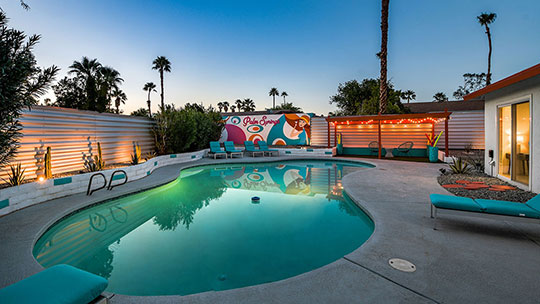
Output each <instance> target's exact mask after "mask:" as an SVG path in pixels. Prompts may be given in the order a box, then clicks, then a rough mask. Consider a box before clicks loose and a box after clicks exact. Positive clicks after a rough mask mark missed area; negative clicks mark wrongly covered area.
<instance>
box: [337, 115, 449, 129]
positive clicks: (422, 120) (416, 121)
mask: <svg viewBox="0 0 540 304" xmlns="http://www.w3.org/2000/svg"><path fill="white" fill-rule="evenodd" d="M448 119H450V118H448ZM444 120H445V118H434V117H426V118H419V119H416V118H402V119H396V120H381V121H380V122H381V124H393V125H395V124H397V125H402V124H403V125H417V127H420V126H418V125H419V124H425V123H430V124H437V123H440V122H443V121H444ZM378 122H379V121H374V120H373V119H370V120H360V121H352V122H351V121H350V120H347V121H341V122H337V121H334V122H333V123H334V126H336V125H338V124H340V125H344V124H347V125H351V124H357V125H372V124H378Z"/></svg>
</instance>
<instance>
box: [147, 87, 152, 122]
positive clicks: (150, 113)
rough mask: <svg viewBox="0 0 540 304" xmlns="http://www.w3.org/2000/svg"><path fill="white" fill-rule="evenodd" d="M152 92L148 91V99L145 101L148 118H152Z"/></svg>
mask: <svg viewBox="0 0 540 304" xmlns="http://www.w3.org/2000/svg"><path fill="white" fill-rule="evenodd" d="M151 92H152V90H148V99H147V100H146V103H147V104H148V116H149V117H152V107H151V102H150V93H151Z"/></svg>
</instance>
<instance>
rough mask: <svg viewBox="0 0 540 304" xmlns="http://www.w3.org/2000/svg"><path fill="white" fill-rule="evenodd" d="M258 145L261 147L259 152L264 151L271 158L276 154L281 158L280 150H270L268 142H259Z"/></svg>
mask: <svg viewBox="0 0 540 304" xmlns="http://www.w3.org/2000/svg"><path fill="white" fill-rule="evenodd" d="M257 144H258V145H259V150H261V151H263V153H264V154H266V153H268V155H269V156H272V154H274V153H276V154H277V155H278V156H279V150H277V149H270V148H268V144H266V141H264V140H259V141H258V142H257Z"/></svg>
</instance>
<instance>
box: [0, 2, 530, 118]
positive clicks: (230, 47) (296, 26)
mask: <svg viewBox="0 0 540 304" xmlns="http://www.w3.org/2000/svg"><path fill="white" fill-rule="evenodd" d="M26 2H27V3H28V4H29V5H30V6H31V9H30V10H29V11H25V10H24V9H22V8H21V7H20V5H19V1H18V0H0V7H2V9H3V10H4V11H5V12H6V14H7V16H8V17H9V18H10V26H11V27H14V28H17V29H22V30H24V31H25V32H26V33H27V34H41V35H42V40H41V42H40V44H39V45H38V46H37V48H36V50H35V54H36V57H37V60H38V63H39V65H40V66H50V65H52V64H55V65H57V66H59V67H60V68H61V71H60V75H59V77H58V79H60V78H62V77H64V76H65V74H66V73H67V70H68V66H69V65H70V64H71V63H72V62H73V61H74V60H80V59H81V57H82V56H88V57H90V58H97V59H98V60H99V61H100V62H101V63H102V64H104V65H110V66H112V67H114V68H115V69H117V70H118V71H119V72H120V73H121V74H122V77H123V78H124V80H125V82H124V84H123V85H122V87H121V88H122V89H123V90H124V91H125V92H126V94H127V96H128V101H127V102H126V105H124V106H123V107H122V109H124V112H125V113H128V114H129V113H130V112H131V111H133V110H135V109H137V108H139V107H145V106H146V94H145V92H144V91H143V90H142V87H143V85H144V83H146V82H148V81H152V82H154V83H156V84H159V76H158V73H157V71H154V70H152V69H151V66H152V60H153V59H154V58H155V57H156V56H158V55H163V56H166V57H168V58H169V60H170V61H171V62H172V72H171V73H168V74H166V75H165V101H166V102H167V103H174V104H175V105H177V106H178V105H183V104H184V103H186V102H203V103H204V104H205V105H209V104H213V105H215V104H216V103H217V102H219V101H223V100H227V101H229V102H230V103H231V102H234V100H236V99H238V98H241V99H244V98H252V99H253V100H254V101H255V103H256V105H257V109H259V110H262V109H264V108H265V107H270V106H271V105H272V99H271V97H269V96H268V91H269V90H270V88H271V87H277V88H278V89H279V90H280V91H282V90H284V91H287V93H288V94H289V97H288V101H291V102H293V103H294V104H295V105H297V106H300V107H301V108H303V109H304V111H306V112H314V113H317V114H327V112H328V111H332V110H334V109H335V107H334V106H333V105H330V104H329V103H328V100H329V96H331V95H333V94H335V92H336V89H337V86H338V84H339V83H340V82H345V81H348V80H351V79H358V80H359V81H360V80H362V79H364V78H376V77H378V74H379V62H378V60H377V58H376V56H375V54H376V53H377V52H378V51H379V48H380V28H379V24H380V1H378V0H370V1H362V0H356V1H353V0H336V1H327V0H311V1H304V0H294V1H290V0H276V1H262V0H257V1H253V0H246V1H236V0H229V1H225V0H222V1H217V0H215V1H211V0H206V1H204V0H191V1H178V0H177V1H173V0H169V1H140V0H131V1H127V0H125V1H120V0H117V1H110V0H109V1H107V0H92V1H66V0H63V1H62V0H26ZM483 11H488V12H495V13H497V15H498V17H497V20H496V21H495V23H494V24H493V25H492V34H493V64H492V72H493V80H494V81H497V80H499V79H501V78H504V77H506V76H508V75H510V74H513V73H515V72H518V71H520V70H522V69H525V68H528V67H530V66H532V65H535V64H538V63H539V62H540V56H539V54H540V35H539V34H538V29H540V18H538V16H537V12H539V11H540V1H537V0H514V1H507V0H505V1H502V0H500V1H495V0H475V1H468V0H455V1H432V0H431V1H430V0H391V1H390V17H389V23H390V25H389V27H390V29H389V55H388V60H389V67H388V68H389V70H388V75H389V79H391V81H392V82H393V83H394V85H395V87H396V88H398V89H402V90H407V89H411V90H413V91H415V92H416V93H417V100H418V101H431V100H432V96H433V94H434V93H436V92H438V91H443V92H444V93H446V94H447V95H448V96H449V97H451V95H452V93H453V92H454V90H455V89H456V88H457V86H458V85H460V84H462V82H463V81H462V74H464V73H467V72H478V73H480V72H485V71H486V69H487V38H486V35H485V33H484V30H483V28H482V27H481V26H480V25H479V24H478V23H477V21H476V16H477V15H479V14H480V13H481V12H483ZM48 96H49V97H51V98H52V99H53V100H54V94H49V95H48ZM280 101H281V99H280ZM152 102H153V110H156V109H157V105H158V102H159V96H158V94H154V95H153V98H152Z"/></svg>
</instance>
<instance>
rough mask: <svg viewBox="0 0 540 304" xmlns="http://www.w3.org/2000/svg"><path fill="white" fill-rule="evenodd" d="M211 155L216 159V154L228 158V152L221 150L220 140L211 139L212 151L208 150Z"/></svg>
mask: <svg viewBox="0 0 540 304" xmlns="http://www.w3.org/2000/svg"><path fill="white" fill-rule="evenodd" d="M208 155H209V156H214V159H216V156H218V155H223V156H225V158H227V152H225V151H223V150H221V145H220V144H219V141H211V142H210V151H208Z"/></svg>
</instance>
